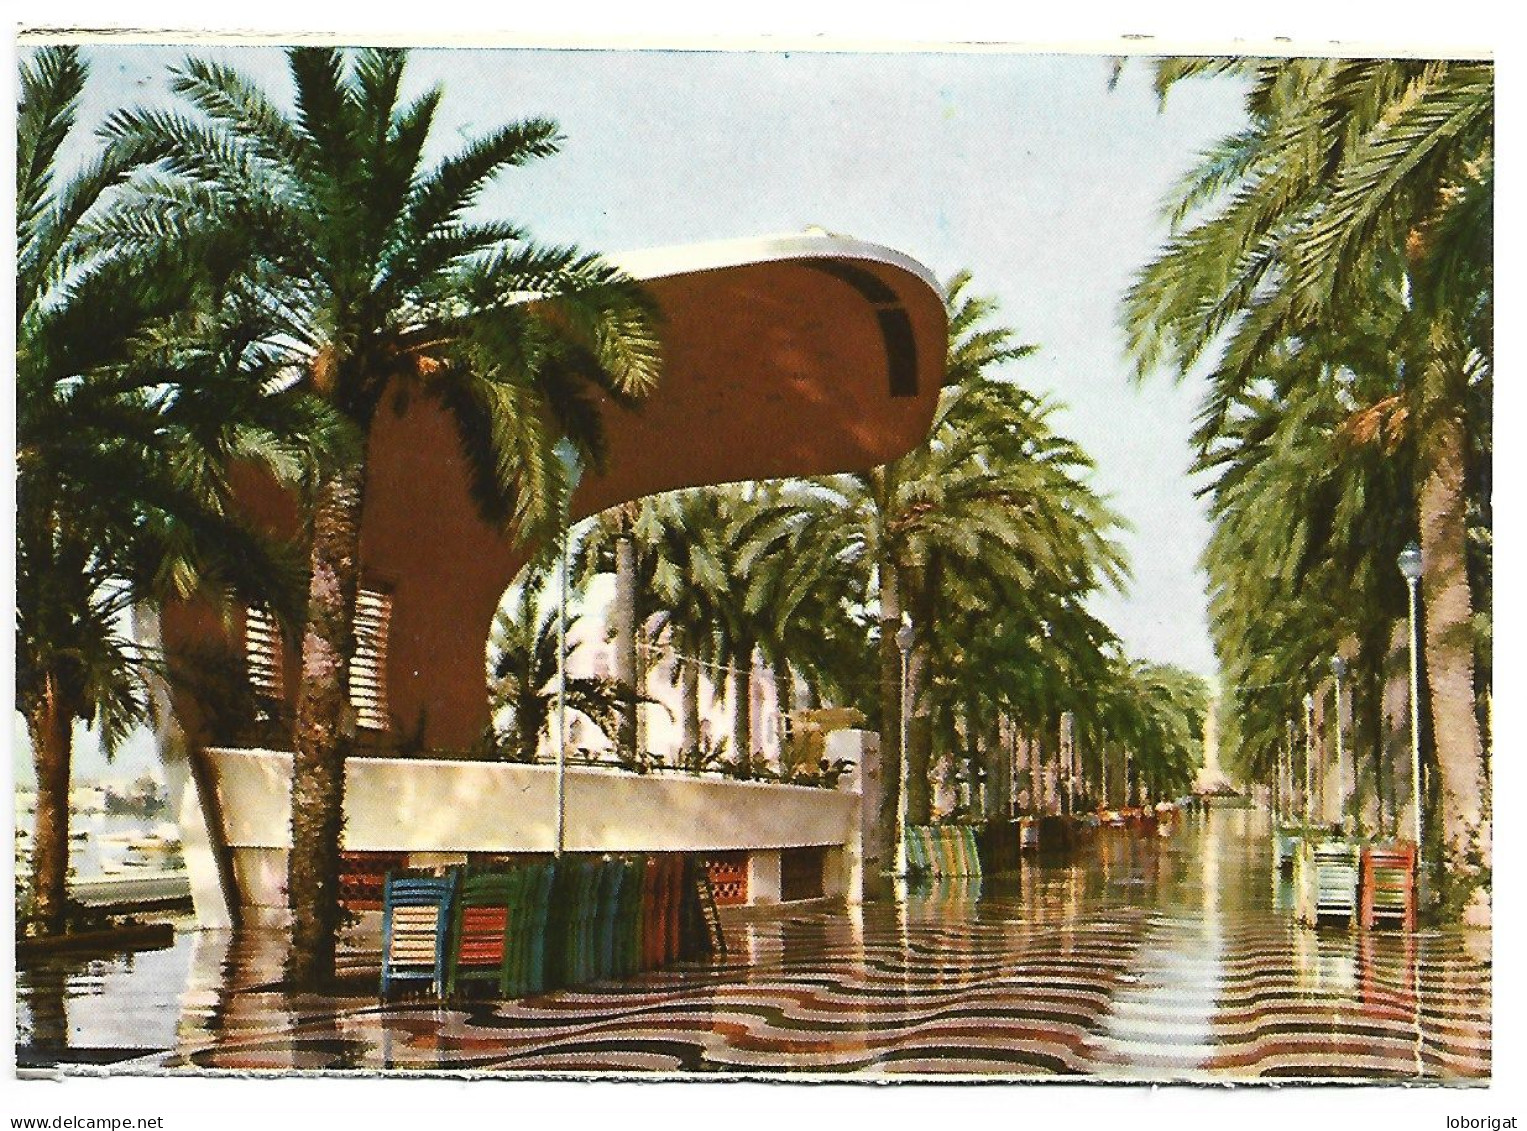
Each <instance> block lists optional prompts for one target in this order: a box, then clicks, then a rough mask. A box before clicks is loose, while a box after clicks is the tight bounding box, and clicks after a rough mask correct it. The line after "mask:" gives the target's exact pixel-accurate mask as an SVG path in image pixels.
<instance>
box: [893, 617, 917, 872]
mask: <svg viewBox="0 0 1527 1131" xmlns="http://www.w3.org/2000/svg"><path fill="white" fill-rule="evenodd" d="M915 635H916V633H915V632H914V631H913V628H912V626H911V624H903V625H902V626H901V627H900V628H898V629H897V630H896V647H897V648H898V649H900V651H901V710H900V712H898V713H899V714H900V716H901V730H900V735H899V738H898V741H899V743H900V746H899V747H898V749H899V752H900V757H899V758H898V759H897V774H896V778H897V780H896V874H897V875H898V876H905V875H906V874H907V780H908V778H907V689H908V684H909V682H910V680H909V676H908V669H909V667H910V664H909V657H910V656H911V654H912V640H913V638H914V636H915Z"/></svg>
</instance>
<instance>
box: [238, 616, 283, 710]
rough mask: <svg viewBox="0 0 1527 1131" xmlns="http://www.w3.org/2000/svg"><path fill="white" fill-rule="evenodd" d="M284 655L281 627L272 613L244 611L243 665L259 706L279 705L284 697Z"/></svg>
mask: <svg viewBox="0 0 1527 1131" xmlns="http://www.w3.org/2000/svg"><path fill="white" fill-rule="evenodd" d="M281 652H282V647H281V627H280V626H279V625H278V624H276V620H275V618H274V617H272V616H271V615H270V610H269V609H265V608H261V607H260V606H258V605H254V606H251V607H250V608H248V609H246V610H244V662H245V665H246V666H247V669H248V672H249V686H250V688H251V690H253V692H254V697H255V701H256V703H259V704H264V703H269V702H277V703H279V702H280V701H281V700H282V698H283V697H284V695H285V691H286V682H285V679H284V678H283V671H282V663H281Z"/></svg>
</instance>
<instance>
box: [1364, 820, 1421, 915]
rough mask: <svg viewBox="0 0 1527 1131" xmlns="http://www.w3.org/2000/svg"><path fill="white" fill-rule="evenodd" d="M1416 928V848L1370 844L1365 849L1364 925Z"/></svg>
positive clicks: (1408, 844) (1409, 845)
mask: <svg viewBox="0 0 1527 1131" xmlns="http://www.w3.org/2000/svg"><path fill="white" fill-rule="evenodd" d="M1380 921H1384V922H1388V923H1393V924H1395V925H1397V926H1399V927H1401V928H1403V929H1404V930H1406V931H1414V930H1415V929H1416V846H1415V845H1413V844H1410V843H1407V842H1405V841H1401V842H1400V843H1398V844H1371V845H1368V846H1367V847H1366V848H1364V849H1363V877H1362V923H1363V926H1364V927H1367V928H1370V929H1371V928H1373V927H1376V926H1378V924H1379V922H1380Z"/></svg>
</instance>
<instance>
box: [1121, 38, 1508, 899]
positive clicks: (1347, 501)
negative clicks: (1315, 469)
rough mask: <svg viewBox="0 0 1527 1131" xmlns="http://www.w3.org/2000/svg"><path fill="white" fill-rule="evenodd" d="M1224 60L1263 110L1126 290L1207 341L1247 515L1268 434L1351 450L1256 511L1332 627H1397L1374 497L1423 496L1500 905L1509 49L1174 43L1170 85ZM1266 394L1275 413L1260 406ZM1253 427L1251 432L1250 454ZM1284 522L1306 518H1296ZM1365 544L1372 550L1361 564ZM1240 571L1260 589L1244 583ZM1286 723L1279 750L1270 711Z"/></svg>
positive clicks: (1429, 664) (1437, 607) (1215, 157)
mask: <svg viewBox="0 0 1527 1131" xmlns="http://www.w3.org/2000/svg"><path fill="white" fill-rule="evenodd" d="M1205 72H1210V73H1225V72H1230V73H1234V74H1236V75H1237V76H1238V78H1239V81H1241V82H1242V83H1243V84H1244V90H1245V98H1246V109H1247V119H1248V125H1247V127H1246V128H1245V129H1243V130H1241V131H1240V132H1238V133H1236V134H1235V135H1232V136H1231V137H1229V138H1226V139H1225V140H1224V141H1223V142H1222V143H1221V144H1220V145H1219V146H1217V147H1216V148H1215V149H1214V150H1213V151H1212V152H1210V153H1209V154H1207V155H1206V157H1205V160H1204V161H1203V163H1202V164H1201V165H1200V166H1199V167H1198V168H1197V169H1195V170H1193V171H1192V172H1191V173H1190V174H1189V175H1188V176H1187V178H1185V180H1184V182H1183V187H1182V189H1181V191H1180V192H1179V193H1178V194H1177V197H1176V199H1175V200H1174V202H1173V205H1174V207H1173V209H1172V224H1173V233H1172V235H1171V237H1170V239H1169V241H1168V242H1167V244H1166V247H1165V249H1164V250H1163V251H1162V253H1161V254H1160V255H1159V256H1158V257H1157V258H1156V259H1155V260H1154V261H1153V262H1152V263H1151V264H1149V265H1148V266H1147V267H1146V268H1145V269H1144V270H1143V271H1142V272H1141V274H1140V276H1139V278H1138V280H1137V282H1136V284H1135V287H1134V288H1133V290H1132V292H1131V293H1130V295H1129V298H1128V301H1127V304H1126V311H1127V321H1128V325H1129V329H1130V333H1131V344H1132V348H1133V351H1134V354H1135V357H1136V359H1137V362H1138V365H1139V369H1140V372H1141V374H1142V375H1143V374H1145V373H1147V372H1149V371H1150V370H1152V369H1153V368H1154V367H1155V366H1156V365H1157V364H1158V363H1165V364H1166V365H1167V366H1168V367H1169V368H1171V369H1174V370H1175V371H1177V372H1178V373H1181V374H1187V373H1189V372H1190V371H1194V369H1195V366H1197V365H1198V363H1199V362H1200V361H1201V360H1202V361H1204V362H1205V363H1206V364H1207V365H1208V366H1209V368H1210V371H1211V372H1210V390H1209V393H1208V395H1207V397H1206V399H1205V403H1204V410H1203V416H1202V419H1201V428H1200V432H1199V450H1200V455H1201V457H1202V461H1203V462H1204V464H1205V465H1209V466H1215V467H1218V468H1220V469H1221V470H1222V471H1223V473H1224V474H1223V475H1222V477H1221V481H1220V484H1219V486H1217V487H1216V490H1217V491H1219V492H1220V494H1221V496H1222V498H1221V503H1220V506H1221V510H1222V511H1223V512H1224V513H1225V514H1226V515H1227V516H1228V514H1229V513H1230V512H1231V511H1233V510H1236V509H1238V508H1241V507H1244V508H1245V509H1246V511H1247V513H1248V514H1249V513H1252V512H1253V510H1254V508H1253V507H1252V506H1250V505H1249V504H1246V503H1243V502H1240V501H1237V499H1235V498H1232V496H1233V495H1244V494H1245V493H1246V492H1247V491H1248V490H1251V489H1252V488H1251V487H1249V486H1243V485H1242V481H1243V480H1246V479H1248V478H1253V476H1252V475H1251V472H1250V470H1249V469H1250V468H1251V466H1252V465H1254V464H1255V463H1257V462H1258V458H1257V457H1256V456H1254V455H1252V454H1250V452H1251V448H1252V447H1254V446H1256V445H1264V449H1265V445H1266V444H1268V443H1269V442H1270V438H1272V437H1274V436H1280V437H1281V439H1280V440H1279V441H1278V443H1279V444H1280V445H1281V448H1280V454H1281V455H1284V456H1285V457H1286V458H1283V459H1282V465H1283V467H1284V473H1285V474H1289V475H1297V472H1296V471H1295V470H1294V467H1295V464H1296V462H1297V459H1296V457H1295V455H1294V452H1295V450H1296V448H1299V447H1300V445H1301V444H1302V445H1305V446H1303V448H1302V450H1303V452H1304V453H1305V455H1306V456H1314V455H1317V454H1318V453H1319V452H1320V451H1321V450H1322V447H1323V450H1324V453H1325V455H1326V456H1327V457H1329V458H1331V459H1332V461H1333V463H1334V464H1339V465H1341V467H1340V468H1339V469H1338V468H1337V467H1331V468H1328V469H1327V468H1322V469H1320V471H1319V474H1318V475H1317V476H1316V479H1315V483H1316V484H1318V485H1322V487H1323V489H1322V490H1321V491H1318V492H1315V493H1314V494H1305V495H1303V499H1304V503H1305V504H1306V505H1308V506H1311V507H1313V508H1314V509H1311V510H1300V506H1301V504H1300V503H1299V502H1297V501H1296V500H1297V499H1298V498H1299V497H1300V496H1301V492H1300V491H1299V487H1300V484H1299V483H1298V482H1296V481H1295V479H1294V478H1289V479H1286V480H1285V481H1284V487H1285V488H1286V489H1287V491H1288V494H1289V496H1290V497H1289V498H1288V499H1287V500H1285V502H1284V504H1283V513H1282V515H1281V518H1280V517H1279V515H1277V514H1276V513H1272V512H1269V513H1268V514H1267V525H1268V527H1269V529H1268V530H1267V531H1266V532H1265V534H1263V535H1260V536H1257V535H1251V536H1252V537H1253V540H1255V541H1258V542H1262V543H1265V549H1266V551H1267V555H1268V556H1266V557H1264V558H1263V559H1262V562H1263V564H1272V563H1276V562H1279V561H1281V566H1282V573H1281V577H1282V582H1283V586H1284V594H1283V595H1284V596H1288V595H1289V593H1290V590H1291V592H1292V595H1293V596H1295V597H1298V598H1299V599H1300V600H1302V601H1303V602H1304V603H1305V604H1307V605H1309V606H1311V608H1315V607H1318V605H1319V603H1320V602H1319V599H1320V598H1323V599H1324V601H1325V602H1326V608H1325V615H1326V616H1327V618H1328V619H1330V620H1332V621H1335V622H1336V623H1335V624H1334V625H1333V626H1332V627H1330V628H1328V629H1327V630H1326V632H1327V635H1328V636H1334V638H1335V639H1338V640H1342V641H1348V640H1352V639H1360V640H1363V641H1366V643H1363V644H1362V648H1361V650H1362V651H1364V652H1367V653H1372V652H1374V651H1375V649H1374V647H1373V645H1372V640H1373V639H1374V638H1375V637H1378V636H1381V635H1382V633H1379V632H1378V631H1377V630H1376V629H1375V628H1374V626H1372V625H1371V624H1363V623H1358V622H1359V621H1361V620H1362V619H1363V618H1365V617H1368V616H1371V615H1374V614H1376V613H1378V612H1379V611H1380V610H1382V609H1387V610H1388V611H1390V612H1391V613H1392V612H1393V609H1394V605H1393V598H1394V585H1393V579H1392V578H1385V579H1384V580H1383V581H1380V580H1379V578H1378V571H1379V569H1380V567H1382V566H1383V564H1384V561H1383V559H1384V557H1386V556H1387V557H1388V561H1389V563H1390V567H1389V568H1392V563H1393V560H1394V559H1393V557H1392V556H1390V555H1391V554H1392V551H1393V550H1394V549H1396V547H1395V545H1394V541H1393V535H1394V533H1395V532H1394V531H1393V530H1392V529H1384V530H1383V537H1382V538H1380V537H1376V536H1375V535H1376V534H1377V533H1378V532H1379V529H1380V528H1383V527H1386V524H1387V518H1386V517H1383V516H1377V515H1375V514H1374V513H1373V512H1377V511H1379V510H1381V509H1384V508H1387V509H1389V510H1391V511H1398V512H1399V513H1401V514H1403V515H1404V516H1405V522H1404V530H1403V532H1402V533H1401V541H1400V544H1401V545H1403V543H1404V541H1408V540H1410V539H1411V538H1417V539H1418V540H1419V542H1420V546H1421V551H1422V569H1423V574H1422V579H1421V595H1422V598H1423V606H1424V614H1425V615H1424V624H1425V668H1426V683H1427V689H1428V690H1429V693H1430V694H1429V697H1428V708H1429V715H1430V719H1431V730H1430V734H1429V736H1428V737H1429V742H1428V747H1429V751H1428V753H1429V756H1430V757H1432V758H1434V759H1435V765H1436V768H1437V777H1438V781H1439V784H1440V790H1439V792H1440V809H1439V817H1440V822H1439V824H1440V837H1439V843H1438V846H1437V851H1438V856H1437V859H1438V863H1439V865H1440V866H1441V868H1442V872H1441V875H1442V876H1443V878H1444V879H1445V881H1446V883H1445V885H1444V886H1445V887H1446V888H1447V897H1448V902H1449V904H1450V905H1454V906H1459V907H1462V906H1467V908H1468V910H1467V914H1468V915H1469V916H1470V917H1471V918H1474V919H1481V920H1482V919H1483V918H1485V917H1486V916H1487V915H1488V903H1487V892H1486V889H1487V886H1488V876H1489V860H1490V832H1489V824H1490V821H1489V799H1488V794H1487V790H1486V788H1485V781H1486V777H1487V772H1488V770H1487V764H1486V757H1485V755H1486V749H1485V743H1484V739H1483V736H1482V732H1481V726H1480V721H1479V720H1480V715H1481V710H1480V699H1481V698H1483V697H1487V696H1488V684H1487V682H1486V683H1485V684H1484V685H1483V686H1482V685H1480V683H1479V680H1478V678H1477V677H1478V675H1479V674H1480V671H1481V669H1480V666H1479V661H1478V656H1477V653H1478V652H1479V650H1480V649H1479V632H1478V629H1479V624H1478V621H1479V617H1478V616H1477V610H1480V609H1482V608H1484V607H1485V606H1483V605H1481V604H1480V595H1481V594H1482V593H1487V592H1488V588H1489V558H1488V553H1487V552H1481V551H1482V550H1484V549H1485V547H1487V537H1486V538H1485V539H1483V540H1482V539H1480V538H1479V537H1478V535H1479V534H1480V533H1481V532H1482V531H1483V530H1484V529H1485V528H1486V527H1487V524H1488V514H1489V508H1488V500H1487V490H1486V489H1482V486H1481V485H1482V483H1483V482H1485V477H1486V476H1487V473H1488V435H1489V433H1488V427H1487V424H1486V423H1485V420H1486V417H1487V415H1488V404H1489V396H1490V387H1491V384H1492V381H1493V351H1492V345H1491V333H1492V324H1493V283H1492V275H1493V266H1492V253H1491V243H1492V238H1493V198H1494V143H1493V126H1494V74H1493V69H1492V68H1491V67H1490V66H1489V65H1488V64H1481V63H1475V62H1470V61H1440V60H1414V61H1410V60H1407V61H1393V60H1390V61H1382V60H1361V61H1352V60H1310V59H1295V60H1260V61H1246V60H1193V61H1168V62H1166V63H1164V64H1162V65H1161V67H1160V70H1159V72H1158V84H1159V87H1160V89H1161V91H1162V94H1163V97H1164V96H1165V95H1166V92H1167V91H1169V90H1170V88H1171V87H1172V85H1173V84H1175V83H1176V82H1178V81H1180V80H1182V79H1183V78H1185V77H1188V76H1191V75H1196V74H1202V73H1205ZM1259 398H1261V399H1262V400H1264V401H1265V402H1266V403H1265V404H1262V405H1260V406H1259V405H1258V404H1257V403H1256V402H1257V400H1258V399H1259ZM1312 413H1323V414H1324V416H1323V417H1322V418H1321V427H1322V428H1323V429H1324V430H1325V434H1326V435H1329V436H1331V437H1335V438H1336V439H1334V440H1332V441H1330V442H1325V441H1322V440H1321V439H1319V436H1320V435H1321V431H1320V429H1319V428H1317V429H1316V430H1315V431H1316V433H1317V435H1316V436H1315V437H1307V436H1305V435H1304V434H1303V433H1304V432H1306V431H1307V429H1305V428H1304V427H1302V426H1301V425H1299V424H1297V423H1294V422H1295V421H1297V420H1299V419H1300V418H1301V417H1303V418H1304V419H1305V420H1306V421H1309V420H1313V419H1315V417H1312V416H1311V415H1310V414H1312ZM1256 418H1260V419H1261V421H1262V423H1261V424H1260V425H1255V424H1251V423H1249V422H1250V421H1252V420H1254V419H1256ZM1284 420H1287V421H1288V422H1289V423H1288V425H1287V426H1286V427H1284V428H1283V431H1282V432H1281V433H1280V432H1279V431H1278V429H1279V427H1280V426H1281V422H1282V421H1284ZM1258 429H1260V432H1259V431H1258ZM1338 441H1339V442H1338ZM1481 441H1483V442H1481ZM1238 448H1245V449H1246V450H1245V451H1244V452H1241V453H1239V454H1230V453H1234V452H1235V449H1238ZM1376 451H1382V452H1383V453H1384V456H1385V457H1386V458H1385V459H1384V460H1379V459H1377V458H1376V456H1375V452H1376ZM1226 459H1229V460H1231V461H1232V462H1234V461H1239V463H1240V464H1242V465H1243V469H1242V470H1232V468H1231V466H1230V464H1227V463H1226V462H1225V461H1226ZM1381 465H1385V466H1381ZM1387 465H1393V466H1387ZM1306 470H1309V468H1308V467H1307V468H1306ZM1397 472H1398V473H1397ZM1338 479H1339V480H1340V482H1339V483H1338V482H1337V480H1338ZM1278 492H1279V488H1277V487H1274V486H1271V485H1269V486H1268V487H1266V488H1265V489H1264V490H1263V491H1262V492H1261V493H1262V497H1263V501H1264V502H1267V503H1268V504H1269V505H1271V504H1272V500H1271V498H1270V496H1272V495H1275V494H1277V493H1278ZM1333 492H1334V496H1335V497H1336V498H1339V499H1340V500H1341V501H1340V503H1339V504H1335V503H1333V502H1332V498H1333ZM1482 499H1483V500H1484V501H1483V503H1482V502H1481V500H1482ZM1280 524H1281V528H1282V529H1283V530H1284V531H1289V530H1293V531H1296V532H1297V533H1298V535H1299V536H1297V537H1295V538H1293V539H1291V540H1283V539H1281V538H1280V536H1279V534H1278V533H1276V532H1275V531H1276V529H1277V528H1278V527H1279V526H1280ZM1243 525H1249V526H1255V525H1257V520H1256V519H1250V520H1248V521H1247V523H1245V524H1243ZM1381 544H1382V545H1383V549H1384V553H1383V554H1379V553H1377V550H1378V549H1379V547H1380V545H1381ZM1280 547H1281V548H1280ZM1243 548H1244V547H1243ZM1369 551H1371V552H1369ZM1365 553H1366V555H1367V561H1368V563H1369V565H1370V566H1371V567H1372V568H1371V569H1370V570H1367V571H1364V570H1358V571H1351V570H1349V569H1348V568H1347V567H1350V566H1351V565H1352V564H1353V562H1354V558H1362V557H1364V555H1365ZM1294 555H1302V560H1298V561H1296V560H1294ZM1211 556H1213V557H1217V558H1220V559H1228V558H1229V557H1230V556H1231V552H1230V551H1229V550H1227V549H1224V548H1222V549H1220V550H1212V554H1211ZM1323 560H1324V563H1325V564H1324V565H1322V561H1323ZM1229 568H1230V567H1229V566H1228V563H1227V564H1226V565H1225V567H1224V569H1223V570H1222V572H1221V576H1222V579H1223V586H1224V587H1225V588H1226V590H1227V592H1226V593H1224V594H1222V596H1221V601H1220V603H1221V606H1222V615H1223V616H1225V617H1228V618H1229V621H1227V624H1228V623H1230V622H1233V621H1234V619H1235V617H1234V615H1233V613H1232V611H1231V610H1232V609H1234V608H1236V607H1240V608H1243V609H1248V610H1249V609H1253V608H1255V607H1257V605H1258V598H1259V597H1266V596H1268V595H1269V594H1268V593H1267V592H1265V591H1264V592H1262V593H1258V592H1257V589H1258V587H1259V586H1260V585H1261V584H1262V582H1261V579H1260V578H1259V577H1258V576H1257V574H1258V571H1257V570H1245V571H1243V573H1244V574H1245V575H1246V576H1244V577H1243V578H1241V579H1239V580H1237V579H1236V578H1234V577H1233V576H1231V575H1230V573H1229ZM1322 580H1323V581H1324V583H1325V584H1326V588H1325V590H1324V591H1323V592H1321V583H1322ZM1348 583H1350V586H1349V584H1348ZM1235 589H1244V590H1246V592H1245V593H1244V595H1239V596H1237V595H1233V594H1231V593H1230V592H1228V590H1235ZM1317 594H1318V597H1317ZM1355 610H1361V611H1360V612H1359V611H1355ZM1278 615H1279V616H1286V617H1288V618H1291V620H1290V623H1289V627H1290V628H1293V627H1294V625H1295V623H1296V622H1297V623H1298V624H1300V625H1301V626H1302V625H1303V624H1307V623H1308V622H1309V621H1311V620H1313V619H1318V614H1315V613H1312V611H1311V609H1304V610H1298V611H1293V610H1288V611H1285V610H1280V612H1279V614H1278ZM1327 643H1329V641H1327ZM1349 646H1350V647H1357V645H1355V644H1354V645H1349ZM1239 662H1241V663H1243V664H1244V663H1247V662H1249V660H1248V659H1247V658H1246V657H1242V658H1241V660H1240V661H1239ZM1275 666H1278V665H1275ZM1281 666H1282V667H1283V668H1284V669H1286V668H1287V666H1288V665H1286V664H1285V665H1281ZM1296 666H1297V665H1296ZM1284 674H1287V672H1286V670H1285V672H1284ZM1266 729H1267V728H1266V727H1265V726H1263V727H1262V730H1263V731H1264V732H1265V731H1266ZM1263 745H1264V750H1263V752H1262V754H1261V758H1262V760H1263V761H1264V762H1265V759H1266V757H1267V754H1266V750H1265V745H1266V736H1265V734H1264V742H1263Z"/></svg>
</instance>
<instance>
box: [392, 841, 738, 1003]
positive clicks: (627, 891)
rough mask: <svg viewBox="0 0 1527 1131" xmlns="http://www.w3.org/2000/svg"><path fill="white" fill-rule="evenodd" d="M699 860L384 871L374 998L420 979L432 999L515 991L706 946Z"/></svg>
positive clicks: (579, 860) (646, 965)
mask: <svg viewBox="0 0 1527 1131" xmlns="http://www.w3.org/2000/svg"><path fill="white" fill-rule="evenodd" d="M703 869H704V863H703V862H702V861H700V860H699V859H697V858H695V857H692V856H689V855H687V854H681V853H663V854H659V855H654V856H651V857H648V856H641V855H633V856H620V857H614V856H612V857H604V858H594V857H565V858H563V859H562V860H561V861H555V860H543V861H534V862H530V863H522V864H510V865H504V866H500V867H498V868H496V869H495V870H492V871H483V872H471V871H467V870H466V869H463V868H451V869H449V870H448V871H447V872H446V874H445V875H443V876H439V875H423V874H416V873H408V872H393V873H389V874H388V876H387V878H386V880H385V883H384V885H383V891H382V905H383V908H382V922H383V940H382V990H381V992H382V997H383V999H384V1000H385V999H386V998H387V997H388V996H389V995H390V994H391V993H392V992H393V991H394V990H395V989H396V987H397V985H398V984H399V983H400V982H416V983H423V984H426V985H427V986H428V989H429V991H430V992H432V993H433V994H434V996H435V997H437V998H442V999H443V998H447V997H451V998H454V997H459V996H461V995H463V994H465V993H467V992H468V991H469V990H470V989H472V988H473V986H474V984H478V985H480V984H482V983H488V984H490V985H491V986H492V987H493V988H494V989H495V990H496V992H497V994H498V995H499V996H500V997H504V998H512V997H524V996H527V995H529V994H536V993H541V992H544V991H545V990H547V989H549V988H552V987H554V986H576V985H581V984H584V983H587V982H592V981H596V980H599V979H604V978H611V977H630V976H632V975H634V974H637V973H640V972H642V971H644V970H652V969H657V968H659V967H662V966H665V965H667V964H668V963H670V962H672V961H675V960H676V959H680V958H691V957H697V956H700V955H705V954H709V953H711V951H712V949H713V948H712V942H711V938H710V929H709V926H708V924H707V922H706V918H705V914H704V909H703V908H702V906H701V902H702V901H701V899H700V895H699V889H698V886H697V885H698V882H699V880H700V878H701V876H703V875H704V871H703Z"/></svg>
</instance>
